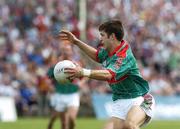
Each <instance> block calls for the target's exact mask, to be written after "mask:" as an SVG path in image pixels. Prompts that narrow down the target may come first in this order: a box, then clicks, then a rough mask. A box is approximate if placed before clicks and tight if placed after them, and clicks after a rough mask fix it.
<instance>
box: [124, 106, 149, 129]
mask: <svg viewBox="0 0 180 129" xmlns="http://www.w3.org/2000/svg"><path fill="white" fill-rule="evenodd" d="M145 120H146V113H145V112H144V110H143V109H142V108H141V107H140V106H139V105H135V106H132V107H131V109H130V110H129V112H128V114H127V117H126V120H125V121H126V122H128V123H130V124H134V125H136V126H137V127H140V126H141V125H142V124H143V123H144V121H145Z"/></svg>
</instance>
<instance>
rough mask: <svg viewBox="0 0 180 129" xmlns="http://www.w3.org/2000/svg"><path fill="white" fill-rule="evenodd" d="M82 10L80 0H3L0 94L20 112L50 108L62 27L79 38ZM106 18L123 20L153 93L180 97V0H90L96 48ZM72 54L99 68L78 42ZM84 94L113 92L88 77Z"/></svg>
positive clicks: (91, 39)
mask: <svg viewBox="0 0 180 129" xmlns="http://www.w3.org/2000/svg"><path fill="white" fill-rule="evenodd" d="M79 9H80V8H79V3H78V2H77V1H76V0H29V1H28V0H1V1H0V96H11V97H13V98H15V102H16V107H17V109H18V113H19V115H24V114H33V113H35V114H37V113H38V114H44V113H45V112H46V110H48V103H47V100H48V95H49V80H48V78H47V76H46V73H47V70H48V68H49V67H50V66H52V65H54V64H55V63H56V62H58V59H59V58H58V56H61V54H62V52H63V46H64V45H66V43H62V42H61V41H59V40H58V37H57V35H58V31H59V30H61V29H62V28H66V29H68V30H70V31H71V32H72V33H74V34H75V35H76V36H77V37H80V32H81V31H80V30H81V26H80V21H79ZM108 19H120V20H121V21H122V22H123V24H124V28H125V40H127V41H128V42H129V43H130V44H131V47H132V49H133V53H134V54H135V56H136V58H137V60H138V64H139V68H140V70H141V73H142V75H143V77H144V78H145V79H146V80H148V81H149V84H150V88H151V93H152V94H154V95H166V96H167V95H171V96H172V95H180V31H179V30H180V1H179V0H156V1H155V0H133V1H131V0H111V1H110V0H87V24H86V37H85V38H86V42H87V43H88V44H90V45H92V46H94V47H97V46H98V37H99V34H98V25H99V24H100V23H101V22H103V21H105V20H108ZM67 44H68V43H67ZM73 52H74V53H75V54H74V57H73V59H74V61H77V62H80V64H82V65H83V66H84V67H86V68H88V67H89V68H97V69H99V68H101V67H100V66H99V65H98V64H95V63H89V62H90V60H89V59H87V58H86V57H85V56H84V54H83V53H82V52H81V51H80V50H79V49H78V48H76V47H74V46H73ZM81 92H82V95H85V96H86V95H89V94H90V93H92V92H98V93H102V94H103V93H110V92H111V91H110V88H109V87H108V85H107V83H106V82H101V81H95V80H86V83H84V84H83V86H81ZM86 99H89V98H88V97H87V96H86V97H83V99H82V103H83V102H84V103H85V102H86ZM42 108H43V110H41V109H42ZM38 109H40V110H38ZM22 113H23V114H22Z"/></svg>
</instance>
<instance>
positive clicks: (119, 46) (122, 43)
mask: <svg viewBox="0 0 180 129" xmlns="http://www.w3.org/2000/svg"><path fill="white" fill-rule="evenodd" d="M124 44H125V41H124V40H122V41H121V43H120V44H119V45H118V46H117V47H116V48H115V49H114V51H113V52H111V53H109V54H108V55H109V57H111V56H113V55H114V54H115V53H116V52H117V51H119V49H121V48H122V46H123V45H124Z"/></svg>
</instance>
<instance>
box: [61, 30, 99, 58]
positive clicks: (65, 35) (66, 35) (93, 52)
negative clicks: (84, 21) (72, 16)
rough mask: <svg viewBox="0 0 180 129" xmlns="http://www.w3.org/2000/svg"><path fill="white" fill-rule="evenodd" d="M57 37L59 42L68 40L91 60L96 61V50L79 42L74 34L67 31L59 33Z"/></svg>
mask: <svg viewBox="0 0 180 129" xmlns="http://www.w3.org/2000/svg"><path fill="white" fill-rule="evenodd" d="M59 37H60V39H61V40H68V41H70V42H71V43H73V44H75V45H77V46H78V47H79V48H80V49H81V50H82V51H84V52H85V53H86V54H87V55H88V56H89V57H90V58H91V59H93V60H95V61H96V52H97V50H96V49H95V48H93V47H91V46H89V45H87V44H86V43H84V42H82V41H81V40H79V39H77V38H76V36H75V35H74V34H72V33H71V32H69V31H65V30H62V31H60V34H59Z"/></svg>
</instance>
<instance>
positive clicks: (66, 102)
mask: <svg viewBox="0 0 180 129" xmlns="http://www.w3.org/2000/svg"><path fill="white" fill-rule="evenodd" d="M50 105H51V107H53V108H54V110H55V111H57V112H63V111H65V110H66V109H67V108H68V107H77V108H78V107H79V105H80V95H79V93H73V94H59V93H55V94H53V95H51V97H50Z"/></svg>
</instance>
